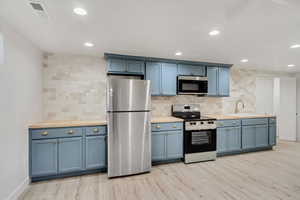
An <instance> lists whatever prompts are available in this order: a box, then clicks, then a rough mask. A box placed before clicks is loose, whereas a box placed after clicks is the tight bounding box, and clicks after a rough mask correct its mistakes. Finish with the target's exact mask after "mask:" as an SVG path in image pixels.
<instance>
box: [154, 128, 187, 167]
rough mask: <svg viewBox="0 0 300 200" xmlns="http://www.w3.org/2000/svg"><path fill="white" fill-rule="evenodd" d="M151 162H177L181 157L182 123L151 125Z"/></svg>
mask: <svg viewBox="0 0 300 200" xmlns="http://www.w3.org/2000/svg"><path fill="white" fill-rule="evenodd" d="M151 145H152V149H151V151H152V162H163V161H173V160H178V159H180V158H182V157H183V129H182V123H155V124H152V141H151Z"/></svg>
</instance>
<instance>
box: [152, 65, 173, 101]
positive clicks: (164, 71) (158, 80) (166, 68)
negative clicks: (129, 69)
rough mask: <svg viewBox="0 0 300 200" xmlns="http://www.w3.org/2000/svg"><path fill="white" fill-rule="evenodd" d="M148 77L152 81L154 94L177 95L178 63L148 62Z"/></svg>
mask: <svg viewBox="0 0 300 200" xmlns="http://www.w3.org/2000/svg"><path fill="white" fill-rule="evenodd" d="M146 79H147V80H150V81H151V94H152V95H153V96H175V95H176V80H177V65H176V64H172V63H159V62H147V63H146Z"/></svg>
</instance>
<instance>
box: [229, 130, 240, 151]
mask: <svg viewBox="0 0 300 200" xmlns="http://www.w3.org/2000/svg"><path fill="white" fill-rule="evenodd" d="M241 140H242V133H241V127H239V126H236V127H229V128H228V129H227V151H236V150H240V149H241Z"/></svg>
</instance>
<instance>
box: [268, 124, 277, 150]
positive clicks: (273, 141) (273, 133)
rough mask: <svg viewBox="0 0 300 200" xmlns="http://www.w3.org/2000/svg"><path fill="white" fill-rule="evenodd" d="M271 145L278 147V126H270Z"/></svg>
mask: <svg viewBox="0 0 300 200" xmlns="http://www.w3.org/2000/svg"><path fill="white" fill-rule="evenodd" d="M269 145H271V146H274V145H276V124H270V125H269Z"/></svg>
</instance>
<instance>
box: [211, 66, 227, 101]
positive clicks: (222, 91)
mask: <svg viewBox="0 0 300 200" xmlns="http://www.w3.org/2000/svg"><path fill="white" fill-rule="evenodd" d="M207 78H208V94H207V95H208V96H229V92H230V80H229V79H230V69H229V68H223V67H207Z"/></svg>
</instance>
